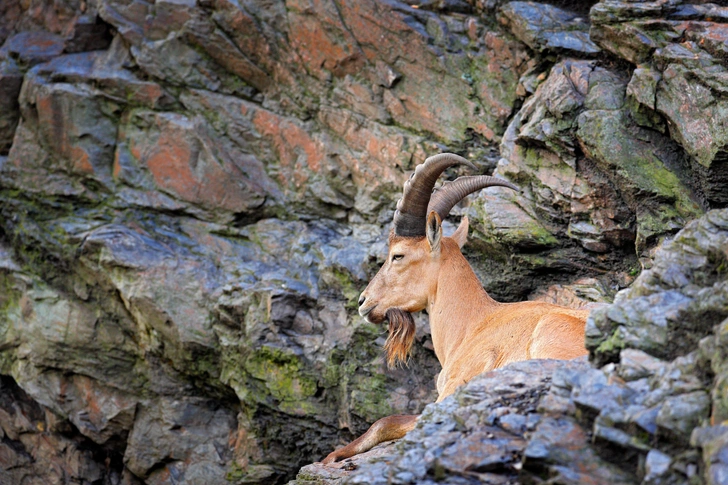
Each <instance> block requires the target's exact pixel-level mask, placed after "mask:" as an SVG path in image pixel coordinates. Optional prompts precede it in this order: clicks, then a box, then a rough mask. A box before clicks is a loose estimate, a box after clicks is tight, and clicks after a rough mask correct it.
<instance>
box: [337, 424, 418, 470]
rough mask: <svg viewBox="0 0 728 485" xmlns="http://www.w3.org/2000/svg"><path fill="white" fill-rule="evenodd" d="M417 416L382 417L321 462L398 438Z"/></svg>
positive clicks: (356, 453)
mask: <svg viewBox="0 0 728 485" xmlns="http://www.w3.org/2000/svg"><path fill="white" fill-rule="evenodd" d="M417 418H419V415H415V414H410V415H397V416H387V417H386V418H382V419H380V420H379V421H377V422H375V423H374V424H373V425H371V427H370V428H369V429H368V430H367V432H366V433H364V434H363V435H361V436H359V437H358V438H357V439H355V440H354V441H352V442H351V443H349V444H348V445H346V446H344V447H343V448H340V449H338V450H336V451H332V452H331V453H329V456H327V457H326V458H324V461H323V462H324V464H328V463H334V462H336V461H341V460H344V459H346V458H349V457H352V456H354V455H358V454H359V453H364V452H365V451H369V450H371V449H372V448H373V447H374V446H376V445H378V444H379V443H383V442H385V441H389V440H396V439H399V438H401V437H402V436H404V435H405V434H407V432H408V431H411V430H412V429H414V427H415V423H417Z"/></svg>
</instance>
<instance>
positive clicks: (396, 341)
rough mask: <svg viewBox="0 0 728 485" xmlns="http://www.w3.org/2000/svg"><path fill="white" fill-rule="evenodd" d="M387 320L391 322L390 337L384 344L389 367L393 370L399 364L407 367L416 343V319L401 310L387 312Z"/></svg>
mask: <svg viewBox="0 0 728 485" xmlns="http://www.w3.org/2000/svg"><path fill="white" fill-rule="evenodd" d="M386 318H387V320H388V321H389V336H388V337H387V341H386V342H385V343H384V350H385V351H386V353H387V366H388V367H389V368H390V369H391V368H393V367H395V366H396V365H397V364H398V363H402V364H405V365H407V360H408V358H409V353H410V351H411V350H412V344H413V343H414V341H415V330H416V328H415V319H414V318H413V317H412V314H411V313H409V312H405V311H402V310H400V309H399V308H390V309H389V310H387V313H386Z"/></svg>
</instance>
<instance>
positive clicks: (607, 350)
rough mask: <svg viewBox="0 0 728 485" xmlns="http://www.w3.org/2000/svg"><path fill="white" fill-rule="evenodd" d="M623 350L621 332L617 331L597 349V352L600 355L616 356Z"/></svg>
mask: <svg viewBox="0 0 728 485" xmlns="http://www.w3.org/2000/svg"><path fill="white" fill-rule="evenodd" d="M623 348H624V340H623V339H622V337H621V335H620V332H619V330H616V331H615V332H614V333H612V335H610V336H609V337H608V338H607V339H606V340H605V341H604V342H602V343H601V344H599V347H597V349H596V351H595V352H596V353H598V354H606V355H616V354H618V353H619V351H620V350H622V349H623Z"/></svg>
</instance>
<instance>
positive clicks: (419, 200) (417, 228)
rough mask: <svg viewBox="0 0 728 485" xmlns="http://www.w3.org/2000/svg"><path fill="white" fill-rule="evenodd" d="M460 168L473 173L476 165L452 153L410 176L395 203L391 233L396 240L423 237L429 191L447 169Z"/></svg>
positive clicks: (433, 158)
mask: <svg viewBox="0 0 728 485" xmlns="http://www.w3.org/2000/svg"><path fill="white" fill-rule="evenodd" d="M458 164H463V165H467V166H469V167H470V168H472V169H476V167H475V165H473V164H472V163H470V162H469V161H467V160H466V159H464V158H463V157H461V156H460V155H455V154H454V153H440V154H439V155H433V156H431V157H429V158H428V159H427V160H425V163H423V164H421V165H418V166H417V168H416V169H415V171H414V173H413V174H412V176H411V177H410V178H409V180H407V181H406V182H405V183H404V190H403V192H402V198H401V199H399V201H398V202H397V210H396V211H395V212H394V233H395V234H396V235H398V236H405V237H417V236H424V235H425V224H426V222H427V213H428V211H427V206H428V204H429V203H430V197H431V196H432V189H433V188H434V187H435V182H437V179H438V177H440V175H441V174H442V172H444V171H445V169H447V168H448V167H452V166H453V165H458Z"/></svg>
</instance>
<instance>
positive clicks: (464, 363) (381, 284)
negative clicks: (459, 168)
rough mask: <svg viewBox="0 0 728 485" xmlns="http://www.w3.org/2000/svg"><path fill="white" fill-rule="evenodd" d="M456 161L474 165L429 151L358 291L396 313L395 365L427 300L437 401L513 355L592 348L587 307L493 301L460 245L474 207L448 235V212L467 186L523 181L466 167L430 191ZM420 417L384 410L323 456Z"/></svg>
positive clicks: (374, 313)
mask: <svg viewBox="0 0 728 485" xmlns="http://www.w3.org/2000/svg"><path fill="white" fill-rule="evenodd" d="M459 163H462V164H466V165H469V166H471V167H473V165H472V164H471V163H470V162H468V161H467V160H465V159H464V158H462V157H459V156H458V155H453V154H450V153H443V154H440V155H436V156H433V157H430V158H428V159H427V160H426V161H425V163H424V164H422V165H420V166H418V167H417V169H416V170H415V173H414V174H413V175H412V177H411V178H410V179H409V180H408V181H407V182H406V183H405V186H404V193H403V196H402V199H400V201H399V202H398V203H397V211H396V212H395V215H394V228H393V231H392V233H391V234H390V236H389V253H388V255H387V260H386V262H385V263H384V264H383V265H382V267H381V269H380V270H379V272H378V273H377V275H376V276H375V277H374V279H372V281H371V282H370V283H369V285H368V286H367V288H366V289H365V290H364V292H363V293H362V294H361V297H360V298H359V313H360V314H361V315H362V316H363V317H366V319H367V320H368V321H370V322H372V323H382V322H383V321H385V320H389V323H390V335H389V339H388V340H387V344H386V346H385V347H386V349H387V352H388V361H389V364H390V365H391V364H392V363H393V362H394V361H395V360H398V359H399V360H401V359H404V358H406V355H407V353H408V352H409V349H410V347H411V345H412V342H413V340H414V321H413V319H412V317H411V315H410V313H412V312H418V311H421V310H425V309H426V310H427V313H428V314H429V316H430V328H431V332H432V343H433V345H434V347H435V354H436V355H437V359H438V360H439V361H440V364H441V365H442V370H441V371H440V374H439V376H438V378H437V391H438V399H437V401H438V402H439V401H441V400H443V399H444V398H445V397H447V396H449V395H450V394H452V393H453V392H454V391H455V389H456V388H457V387H458V386H460V385H461V384H464V383H466V382H468V381H469V380H470V379H472V378H473V377H475V376H476V375H478V374H480V373H482V372H485V371H488V370H492V369H496V368H498V367H501V366H504V365H506V364H509V363H511V362H517V361H520V360H527V359H572V358H575V357H579V356H581V355H584V354H586V353H587V351H586V348H585V347H584V327H585V323H586V318H587V315H588V311H585V310H572V309H569V308H565V307H561V306H558V305H553V304H549V303H542V302H532V301H527V302H521V303H498V302H496V301H495V300H493V299H492V298H491V297H490V296H488V294H487V293H486V292H485V290H484V289H483V287H482V285H481V284H480V282H479V281H478V278H477V276H476V275H475V273H474V272H473V270H472V268H471V267H470V265H469V264H468V262H467V261H466V260H465V258H464V257H463V255H462V253H461V252H460V249H461V248H462V246H463V245H464V244H465V241H466V239H467V233H468V219H467V217H464V218H463V220H462V222H461V223H460V226H458V228H457V230H456V231H455V233H454V234H453V235H452V236H451V237H443V235H442V219H443V218H445V217H446V216H447V214H448V213H449V212H450V210H451V209H452V208H453V206H454V205H455V204H457V203H458V202H459V201H460V200H462V199H463V198H464V197H465V196H467V195H468V194H470V193H472V192H475V191H477V190H480V189H482V188H485V187H489V186H494V185H497V186H503V187H508V188H511V189H514V190H518V189H517V187H516V186H514V185H513V184H511V183H510V182H508V181H506V180H501V179H498V178H494V177H488V176H484V175H481V176H475V177H460V178H458V179H457V180H455V181H453V182H450V183H446V184H444V185H443V186H442V187H441V188H440V189H439V190H437V191H436V192H434V193H433V192H432V189H433V187H434V186H435V182H436V181H437V178H438V177H439V176H440V174H442V172H443V171H444V170H445V169H446V168H448V167H450V166H452V165H456V164H459ZM473 168H475V167H473ZM417 418H418V416H416V415H405V416H389V417H386V418H382V419H380V420H379V421H377V422H376V423H374V424H373V425H372V426H371V428H369V430H368V431H367V432H366V433H364V434H363V435H362V436H360V437H359V438H357V439H356V440H354V441H352V442H351V443H349V444H348V445H346V446H345V447H344V448H341V449H339V450H336V451H334V452H332V453H330V454H329V455H328V456H327V457H326V458H325V459H324V463H332V462H335V461H338V460H342V459H345V458H348V457H350V456H353V455H356V454H358V453H363V452H364V451H367V450H369V449H370V448H371V447H373V446H375V445H377V444H378V443H381V442H383V441H387V440H391V439H397V438H401V437H402V436H404V434H405V433H407V432H408V431H410V430H411V429H413V428H414V426H415V423H416V420H417Z"/></svg>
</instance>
